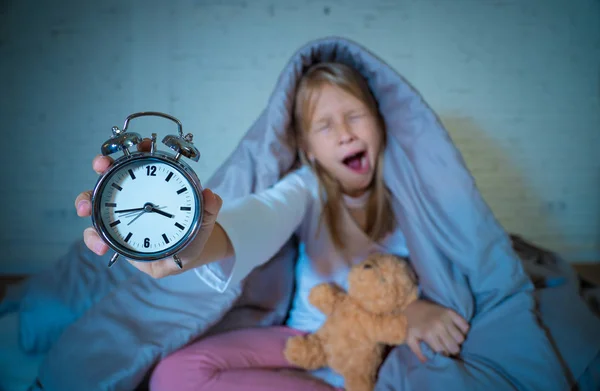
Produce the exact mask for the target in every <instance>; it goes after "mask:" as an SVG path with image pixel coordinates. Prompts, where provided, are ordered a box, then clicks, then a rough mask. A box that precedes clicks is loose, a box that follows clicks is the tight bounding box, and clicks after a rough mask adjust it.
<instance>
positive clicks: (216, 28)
mask: <svg viewBox="0 0 600 391" xmlns="http://www.w3.org/2000/svg"><path fill="white" fill-rule="evenodd" d="M599 25H600V3H599V2H598V1H594V0H576V1H570V2H569V1H558V0H554V1H549V0H504V1H503V0H496V1H492V0H455V1H446V0H420V1H415V0H405V1H400V0H398V1H393V0H374V1H369V2H367V1H358V0H353V1H342V0H331V1H325V2H323V1H314V0H313V1H311V0H305V1H300V0H296V1H291V0H285V1H282V0H278V1H274V0H273V1H265V0H256V1H250V0H247V1H244V0H223V1H218V0H196V1H171V2H159V1H141V0H137V1H122V0H121V1H117V0H107V1H104V2H102V4H101V3H100V2H91V1H85V2H83V1H75V0H71V1H67V0H62V1H60V2H58V3H57V2H52V3H44V2H34V1H32V0H19V1H17V0H12V1H4V2H2V3H1V4H0V90H1V95H0V121H1V125H2V136H3V138H4V140H3V144H2V145H3V147H4V148H3V149H4V151H3V152H4V153H3V154H2V155H1V157H0V170H1V171H0V175H1V178H2V181H3V183H2V186H1V189H0V195H1V204H2V205H3V208H2V209H1V211H0V232H1V236H0V246H1V247H2V248H3V249H4V255H3V257H2V261H1V263H0V272H30V271H35V270H38V269H40V268H42V267H47V266H48V265H50V264H51V262H53V261H54V260H55V259H56V258H57V257H58V256H60V255H61V254H63V253H64V252H65V251H66V248H67V246H68V244H69V243H70V242H72V241H73V240H74V239H75V238H78V237H79V236H80V234H81V231H82V229H83V228H84V227H86V226H87V225H89V224H90V221H89V220H87V219H80V218H78V217H77V216H76V215H75V212H74V209H73V207H72V203H73V200H74V197H75V196H76V194H77V193H78V192H79V191H80V190H83V189H87V188H91V187H92V186H93V184H94V183H95V181H96V176H95V174H94V173H93V172H92V171H91V168H90V160H91V158H92V157H93V156H94V155H95V154H96V153H98V152H99V147H100V144H101V143H102V142H103V141H104V140H105V139H106V138H107V137H108V136H109V135H110V127H111V126H112V125H122V122H123V120H124V118H125V117H126V116H127V115H128V114H130V113H132V112H135V111H142V110H158V111H165V112H169V113H171V114H173V115H175V116H177V117H178V118H180V119H181V120H182V121H183V124H184V130H187V131H191V132H193V133H195V135H196V138H195V140H196V142H197V144H198V145H199V147H200V149H201V152H202V159H201V161H200V162H199V163H197V164H195V165H194V168H195V169H196V170H197V172H198V174H199V175H200V177H201V178H207V177H208V176H210V174H211V173H212V172H213V171H214V170H215V168H216V167H217V166H218V165H219V164H220V163H221V162H222V161H223V159H224V158H225V157H226V156H227V155H228V154H229V153H230V151H231V150H232V149H233V148H234V147H235V145H236V144H237V142H238V141H239V139H240V137H241V136H242V134H243V132H244V131H245V130H246V129H247V128H248V126H249V125H250V124H251V123H252V122H253V121H254V119H255V118H256V116H257V115H258V113H259V112H260V110H261V109H262V108H263V107H264V105H265V102H266V100H267V98H268V96H269V94H270V92H271V89H272V87H273V85H274V83H275V81H276V78H277V76H278V75H279V72H280V71H281V69H282V68H283V66H284V64H285V63H286V62H287V60H288V59H289V57H290V56H291V55H292V54H293V52H294V51H295V50H296V49H297V48H298V47H299V46H301V45H303V44H304V43H306V42H307V41H309V40H311V39H314V38H318V37H322V36H326V35H342V36H346V37H348V38H351V39H355V40H357V41H358V42H360V43H362V44H364V45H366V46H368V47H369V48H371V49H372V50H373V51H374V52H375V53H377V54H378V55H379V56H381V57H382V58H384V59H385V60H387V61H388V62H389V63H390V64H391V65H393V66H394V67H395V68H396V69H398V70H399V71H400V72H401V73H403V74H404V75H405V76H406V77H407V78H408V79H409V80H410V81H411V82H412V83H413V84H414V85H415V86H416V87H417V88H418V89H419V90H420V91H421V92H422V93H423V95H424V96H425V98H426V100H427V101H428V102H429V103H430V104H431V105H432V106H433V107H434V109H435V110H436V111H437V112H438V114H439V115H440V117H441V118H442V120H443V121H444V123H445V124H446V125H447V127H448V129H449V131H450V132H451V135H452V137H453V138H454V140H455V142H456V143H457V145H458V146H459V148H460V149H461V150H462V152H463V153H464V155H465V159H466V161H467V163H468V165H469V167H470V168H471V169H472V170H473V173H474V174H475V177H476V178H477V181H478V183H479V186H480V188H481V191H482V193H483V195H484V197H485V198H486V200H487V201H488V202H489V204H490V205H491V207H492V209H493V210H494V212H495V213H496V214H497V216H498V218H499V220H500V221H501V222H502V224H503V225H504V226H505V227H506V229H507V230H510V231H513V232H518V233H521V234H523V235H524V236H526V237H527V238H529V239H532V240H534V241H536V242H538V243H540V244H542V245H544V246H547V247H549V248H551V249H553V250H556V251H560V252H562V253H564V254H565V256H566V257H567V258H568V259H570V260H579V261H586V260H590V261H591V260H599V259H600V158H599V157H598V156H599V155H598V153H599V151H600V110H599V103H600V96H599V95H600V91H599V86H600V75H599V73H598V69H599V68H598V66H599V64H600V29H598V26H599ZM137 126H140V127H142V126H144V127H145V126H149V127H150V128H151V129H152V130H156V131H158V132H159V133H161V134H162V133H163V132H164V131H171V130H174V129H173V128H172V127H170V123H168V122H164V121H161V120H153V119H147V120H146V119H143V120H139V122H138V125H137ZM165 127H166V128H165ZM133 129H135V127H134V128H133ZM138 129H140V128H138ZM144 129H149V128H144ZM144 131H145V130H144Z"/></svg>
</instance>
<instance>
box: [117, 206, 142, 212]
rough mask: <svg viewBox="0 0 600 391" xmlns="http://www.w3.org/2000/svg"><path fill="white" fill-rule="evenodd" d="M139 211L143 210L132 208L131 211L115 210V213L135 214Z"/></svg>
mask: <svg viewBox="0 0 600 391" xmlns="http://www.w3.org/2000/svg"><path fill="white" fill-rule="evenodd" d="M140 210H144V208H143V207H142V208H133V209H121V210H115V213H125V212H137V211H140Z"/></svg>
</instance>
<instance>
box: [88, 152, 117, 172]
mask: <svg viewBox="0 0 600 391" xmlns="http://www.w3.org/2000/svg"><path fill="white" fill-rule="evenodd" d="M113 162H114V160H113V159H112V158H111V157H108V156H102V155H96V157H95V158H94V160H92V168H93V169H94V171H96V174H103V173H104V172H105V171H106V170H108V168H109V167H110V166H111V165H112V164H113Z"/></svg>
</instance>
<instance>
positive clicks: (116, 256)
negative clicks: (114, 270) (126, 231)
mask: <svg viewBox="0 0 600 391" xmlns="http://www.w3.org/2000/svg"><path fill="white" fill-rule="evenodd" d="M117 258H119V254H118V253H115V254H114V255H113V256H112V257H111V258H110V261H108V267H111V266H112V265H114V263H115V262H117Z"/></svg>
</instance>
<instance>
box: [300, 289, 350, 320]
mask: <svg viewBox="0 0 600 391" xmlns="http://www.w3.org/2000/svg"><path fill="white" fill-rule="evenodd" d="M343 295H344V292H343V291H342V290H341V289H340V288H338V287H337V286H335V285H332V284H328V283H323V284H319V285H317V286H315V287H314V288H312V290H311V291H310V294H309V295H308V301H309V302H310V304H312V305H313V306H315V307H316V308H317V309H318V310H319V311H321V312H322V313H323V314H325V315H330V314H331V313H332V312H333V308H334V307H335V304H336V302H337V301H338V300H339V299H341V298H342V297H343Z"/></svg>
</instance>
